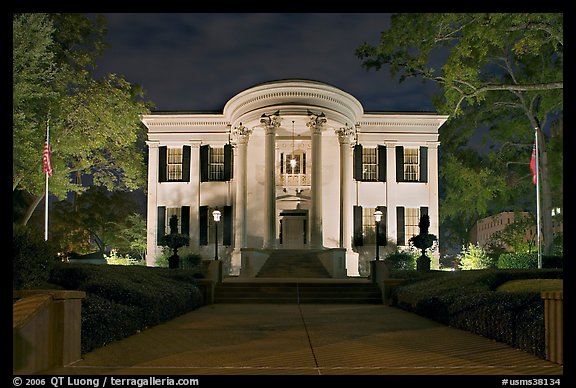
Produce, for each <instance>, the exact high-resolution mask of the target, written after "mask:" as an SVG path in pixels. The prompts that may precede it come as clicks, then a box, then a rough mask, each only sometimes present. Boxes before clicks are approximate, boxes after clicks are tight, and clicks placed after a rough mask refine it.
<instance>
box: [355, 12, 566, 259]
mask: <svg viewBox="0 0 576 388" xmlns="http://www.w3.org/2000/svg"><path fill="white" fill-rule="evenodd" d="M563 18H564V16H563V14H562V13H406V14H396V15H394V16H392V18H391V24H390V27H389V28H388V29H387V30H386V31H383V32H382V33H381V34H380V41H379V44H377V45H375V46H372V45H369V44H367V43H365V44H363V45H361V46H360V47H358V49H357V51H356V55H357V56H358V57H359V58H360V59H361V60H362V61H363V66H364V67H366V68H367V69H375V70H380V69H381V68H383V67H384V66H386V68H387V69H389V71H390V76H391V77H396V76H398V77H399V81H400V82H403V81H404V80H405V79H407V78H420V79H422V80H429V81H432V82H434V83H436V84H437V85H438V86H439V87H440V88H441V95H439V96H434V97H433V100H434V101H433V102H434V104H435V106H436V107H437V109H438V111H439V112H440V113H444V114H448V115H450V117H449V119H448V122H447V123H445V124H444V125H443V126H442V128H441V129H440V141H441V143H442V144H443V149H444V150H445V154H446V155H447V154H450V153H454V152H458V151H461V150H462V149H463V148H465V147H468V140H469V139H477V138H478V137H477V136H473V135H474V134H480V133H487V134H488V137H487V138H489V139H490V140H491V141H492V142H493V143H495V144H496V145H497V146H502V148H504V147H503V146H504V145H506V144H516V143H517V144H522V143H524V144H527V145H528V146H530V145H531V144H532V142H533V138H534V128H539V130H538V133H539V134H540V136H539V138H540V143H539V144H540V150H541V156H540V176H541V183H542V184H541V189H542V204H543V205H542V206H543V214H544V217H545V218H544V221H545V222H544V224H545V225H548V224H549V222H548V221H549V217H550V215H549V214H550V210H551V206H552V202H553V201H554V202H555V203H559V204H561V203H562V200H561V198H560V197H561V196H562V176H561V174H559V173H557V172H556V171H555V170H553V169H552V166H556V167H558V166H559V161H560V160H561V157H550V158H548V157H547V151H546V146H547V144H546V142H547V139H546V136H544V133H543V132H542V129H543V128H545V127H546V126H547V121H549V120H553V119H554V118H555V117H557V116H558V115H560V116H561V115H562V112H563V53H564V51H563V50H564V41H563V33H564V32H563V24H562V23H563ZM438 61H440V63H441V65H440V66H438ZM433 64H434V65H433ZM486 130H488V131H486ZM559 144H561V142H560V141H558V142H556V144H555V145H554V146H553V147H551V150H552V151H551V152H558V151H560V148H559ZM444 147H448V148H444ZM500 151H502V152H501V153H502V154H501V155H500ZM520 151H521V150H520V149H517V150H515V152H511V149H510V148H509V147H508V148H507V149H506V150H503V149H501V150H499V151H497V152H498V153H497V154H496V155H491V156H485V157H482V158H480V160H481V161H482V163H476V164H469V163H466V162H464V159H463V158H462V155H461V154H459V155H457V157H456V159H457V160H456V161H451V160H449V159H447V160H445V161H442V162H441V163H442V164H441V166H440V169H439V171H440V174H443V175H444V177H442V178H443V179H442V180H441V187H445V193H443V195H445V196H444V197H443V198H442V205H441V207H442V209H443V211H442V212H441V217H442V218H443V220H442V222H443V228H445V227H448V228H449V231H448V233H446V232H444V231H443V232H442V233H443V236H445V237H446V236H449V237H450V239H453V238H454V239H458V240H459V242H460V243H462V244H463V243H465V242H468V238H467V235H468V233H469V230H470V228H471V227H472V225H473V224H474V222H475V221H476V220H477V219H478V218H481V217H482V216H483V215H486V211H487V210H488V209H494V210H495V211H494V212H498V211H501V210H502V209H503V208H508V209H509V208H510V207H511V206H514V207H515V208H518V209H520V208H521V209H525V208H527V206H526V201H527V198H532V192H533V190H534V189H533V187H531V186H530V184H531V182H530V171H529V169H528V164H527V163H528V162H529V156H524V157H522V155H521V154H520ZM522 151H526V150H522ZM512 154H514V157H511V156H512ZM525 155H530V153H529V151H528V152H525ZM460 162H461V163H463V165H464V166H466V167H467V168H466V169H461V168H458V166H457V165H456V164H457V163H460ZM548 163H550V166H549V165H548ZM474 166H476V167H474ZM558 171H561V168H559V169H558ZM528 193H530V194H528ZM504 201H507V203H506V202H504ZM532 202H533V201H532ZM554 206H555V207H562V205H554ZM460 212H463V213H464V214H459V213H460ZM459 217H462V219H459ZM544 234H545V236H544V237H545V240H544V241H546V245H545V247H544V250H545V251H546V252H549V251H550V246H549V245H550V243H551V241H552V235H551V230H550V228H546V227H545V228H544ZM443 241H444V242H445V241H447V239H446V238H443Z"/></svg>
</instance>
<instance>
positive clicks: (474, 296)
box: [391, 269, 563, 358]
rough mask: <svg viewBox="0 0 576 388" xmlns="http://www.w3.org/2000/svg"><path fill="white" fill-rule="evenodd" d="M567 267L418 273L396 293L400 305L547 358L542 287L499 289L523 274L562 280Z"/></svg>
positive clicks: (395, 297) (529, 276) (537, 277)
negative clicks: (421, 274)
mask: <svg viewBox="0 0 576 388" xmlns="http://www.w3.org/2000/svg"><path fill="white" fill-rule="evenodd" d="M562 278H563V272H562V271H561V270H495V269H487V270H479V271H456V272H432V273H429V274H426V276H419V277H412V278H410V279H409V280H407V281H405V282H404V283H402V284H400V285H398V286H397V287H396V288H395V289H394V290H393V291H392V295H391V301H392V304H393V305H394V306H396V307H399V308H402V309H405V310H408V311H411V312H414V313H416V314H420V315H423V316H425V317H428V318H430V319H434V320H436V321H438V322H441V323H443V324H446V325H449V326H451V327H455V328H457V329H461V330H467V331H470V332H472V333H476V334H479V335H482V336H484V337H487V338H491V339H494V340H496V341H501V342H504V343H507V344H509V345H511V346H514V347H517V348H519V349H522V350H524V351H527V352H529V353H532V354H534V355H536V356H538V357H541V358H544V357H545V354H544V352H545V349H544V316H543V314H544V311H543V303H542V300H541V298H540V294H539V292H528V293H526V292H523V293H520V292H519V293H509V292H498V291H496V290H497V289H498V287H499V286H501V285H502V284H504V283H506V282H509V281H513V280H520V279H562Z"/></svg>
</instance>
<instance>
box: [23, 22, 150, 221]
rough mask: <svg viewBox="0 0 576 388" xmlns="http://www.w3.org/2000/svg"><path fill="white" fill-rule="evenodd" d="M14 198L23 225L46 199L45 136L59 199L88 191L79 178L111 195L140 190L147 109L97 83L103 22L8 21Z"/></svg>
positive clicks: (133, 92)
mask: <svg viewBox="0 0 576 388" xmlns="http://www.w3.org/2000/svg"><path fill="white" fill-rule="evenodd" d="M13 31H14V38H13V53H14V61H13V81H14V86H13V97H14V98H13V101H14V102H13V116H14V120H13V143H14V145H15V146H14V156H13V190H20V191H22V192H24V193H26V194H27V195H28V198H29V201H30V202H29V206H28V209H27V212H26V213H25V214H24V215H23V216H22V217H21V218H20V220H19V221H18V222H19V223H20V224H24V225H25V224H26V223H27V222H28V220H29V219H30V216H31V214H32V212H33V211H34V209H35V208H36V206H37V205H38V204H39V203H40V202H41V200H42V198H43V197H44V174H43V172H42V163H41V161H42V149H43V144H44V141H45V138H46V135H45V133H46V127H47V126H49V128H50V143H51V150H52V163H53V167H54V169H53V171H54V172H53V175H52V176H51V177H50V185H49V188H50V193H51V194H54V195H56V196H57V197H58V198H59V199H62V198H64V197H65V196H66V195H67V194H68V193H69V192H73V193H80V192H82V191H83V190H85V188H84V187H82V184H81V177H82V176H86V175H89V176H91V177H92V178H93V181H94V184H96V185H101V186H105V187H107V188H108V189H110V190H134V189H136V188H139V187H142V186H144V183H145V175H146V169H145V162H144V155H145V152H143V148H144V147H143V143H144V138H145V128H144V126H143V125H142V123H141V122H140V117H141V115H142V114H146V113H148V112H149V109H150V107H151V104H150V103H148V102H145V101H143V92H142V89H141V88H140V87H139V86H137V85H131V84H130V83H129V82H127V81H126V80H124V79H123V78H122V77H120V76H118V75H114V74H108V75H107V76H105V77H104V78H103V79H95V78H94V76H93V70H94V68H95V60H96V58H97V57H98V55H100V54H101V52H102V50H103V49H104V48H105V47H106V43H105V41H104V35H105V31H106V28H105V21H104V19H103V18H101V17H97V18H95V19H90V18H88V17H86V16H84V15H82V14H17V15H14V17H13Z"/></svg>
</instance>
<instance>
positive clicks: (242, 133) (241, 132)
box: [232, 123, 253, 144]
mask: <svg viewBox="0 0 576 388" xmlns="http://www.w3.org/2000/svg"><path fill="white" fill-rule="evenodd" d="M252 131H253V130H252V129H251V128H248V127H245V126H244V125H242V123H240V125H239V126H237V127H234V129H232V136H233V137H234V139H235V140H236V142H237V143H239V144H246V143H248V140H249V139H250V135H251V134H252Z"/></svg>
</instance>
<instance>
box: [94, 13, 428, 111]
mask: <svg viewBox="0 0 576 388" xmlns="http://www.w3.org/2000/svg"><path fill="white" fill-rule="evenodd" d="M104 15H105V16H106V18H107V20H108V34H107V41H108V42H109V43H110V45H111V47H110V48H108V49H107V50H106V51H105V52H104V55H103V57H102V58H101V59H100V60H99V61H98V71H97V75H102V74H104V73H116V74H119V75H122V76H124V77H125V78H126V80H127V81H128V82H130V83H133V84H140V85H141V86H142V87H143V88H144V90H145V93H146V98H147V99H148V100H151V101H152V102H153V103H154V104H155V105H156V109H155V110H157V111H182V112H221V111H222V109H223V107H224V105H225V104H226V102H227V101H228V100H229V99H230V98H232V97H233V96H234V95H236V94H237V93H239V92H241V91H243V90H245V89H247V88H250V87H252V86H255V85H257V84H260V83H262V82H268V81H275V80H280V79H287V78H301V79H310V80H315V81H320V82H324V83H327V84H330V85H333V86H335V87H337V88H339V89H342V90H344V91H345V92H348V93H350V94H352V95H353V96H354V97H356V98H357V99H358V100H359V101H360V102H361V103H362V105H363V106H364V110H365V111H370V112H434V111H435V109H434V106H433V105H432V103H431V96H432V95H433V94H434V93H436V92H437V90H438V89H437V86H436V85H434V84H433V83H431V82H427V83H422V81H420V80H408V81H405V82H403V83H402V84H400V83H399V82H398V79H397V78H395V79H391V78H390V75H389V71H388V67H383V68H382V69H381V70H380V71H374V70H370V71H368V70H366V69H364V68H363V67H362V63H361V61H360V59H359V58H358V57H356V55H355V50H356V48H358V47H359V46H360V45H361V44H362V43H364V42H367V43H370V44H372V45H376V44H378V41H379V38H380V33H381V32H382V31H384V30H386V28H387V27H388V26H389V24H390V14H386V13H158V14H152V13H113V14H104Z"/></svg>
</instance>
